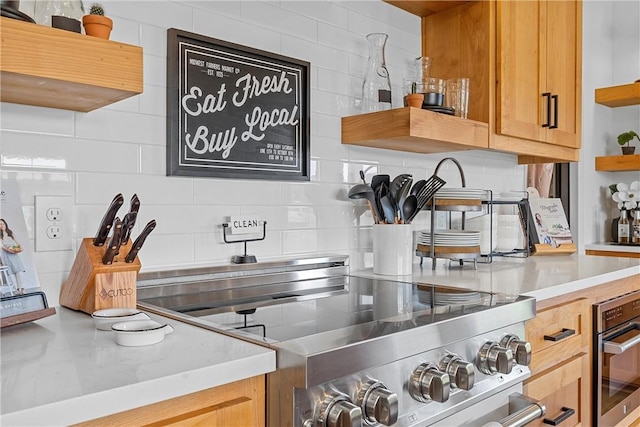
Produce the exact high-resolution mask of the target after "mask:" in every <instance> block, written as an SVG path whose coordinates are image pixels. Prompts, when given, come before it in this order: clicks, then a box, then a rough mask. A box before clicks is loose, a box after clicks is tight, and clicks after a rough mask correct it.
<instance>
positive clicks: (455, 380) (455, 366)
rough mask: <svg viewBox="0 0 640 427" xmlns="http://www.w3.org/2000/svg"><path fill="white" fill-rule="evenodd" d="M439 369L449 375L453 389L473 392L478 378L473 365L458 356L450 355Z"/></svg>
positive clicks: (444, 358) (441, 362)
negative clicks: (472, 389)
mask: <svg viewBox="0 0 640 427" xmlns="http://www.w3.org/2000/svg"><path fill="white" fill-rule="evenodd" d="M438 368H439V369H440V370H441V371H442V372H445V373H447V374H449V379H450V381H451V388H459V389H462V390H471V388H472V387H473V384H474V381H475V376H476V372H475V370H474V369H473V363H471V362H467V361H466V360H463V359H462V357H460V356H458V355H457V354H448V355H446V356H445V357H443V358H442V360H441V361H440V365H439V366H438Z"/></svg>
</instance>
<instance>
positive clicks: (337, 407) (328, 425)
mask: <svg viewBox="0 0 640 427" xmlns="http://www.w3.org/2000/svg"><path fill="white" fill-rule="evenodd" d="M316 425H319V426H322V427H362V410H361V409H360V407H358V406H356V405H354V404H353V403H351V401H350V400H349V396H347V395H346V394H342V393H338V392H336V393H331V394H328V395H327V396H326V397H325V399H324V401H323V402H322V405H321V407H320V411H319V414H318V418H317V423H316Z"/></svg>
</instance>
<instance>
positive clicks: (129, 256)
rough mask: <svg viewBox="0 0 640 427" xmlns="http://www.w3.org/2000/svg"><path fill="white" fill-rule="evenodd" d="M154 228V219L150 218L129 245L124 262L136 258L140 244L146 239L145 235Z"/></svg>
mask: <svg viewBox="0 0 640 427" xmlns="http://www.w3.org/2000/svg"><path fill="white" fill-rule="evenodd" d="M154 228H156V220H155V219H152V220H151V221H149V222H148V223H147V225H145V226H144V229H143V230H142V233H140V235H139V236H138V238H137V239H136V240H135V241H134V242H133V245H131V249H130V250H129V253H127V256H126V257H125V258H124V261H125V262H133V260H134V259H136V255H138V251H140V248H141V247H142V244H143V243H144V241H145V240H146V239H147V236H149V234H151V232H152V231H153V229H154Z"/></svg>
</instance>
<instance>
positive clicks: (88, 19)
mask: <svg viewBox="0 0 640 427" xmlns="http://www.w3.org/2000/svg"><path fill="white" fill-rule="evenodd" d="M82 25H83V26H84V32H85V33H86V34H87V35H88V36H93V37H99V38H102V39H106V40H109V36H110V35H111V29H112V28H113V21H112V20H111V19H110V18H108V17H106V16H104V9H103V8H102V5H100V4H98V3H94V4H92V5H91V8H90V9H89V14H88V15H85V16H83V17H82Z"/></svg>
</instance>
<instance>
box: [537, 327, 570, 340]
mask: <svg viewBox="0 0 640 427" xmlns="http://www.w3.org/2000/svg"><path fill="white" fill-rule="evenodd" d="M575 333H576V331H574V330H573V329H567V328H562V332H560V333H559V334H557V335H545V336H544V339H545V341H560V340H563V339H565V338H567V337H570V336H571V335H573V334H575Z"/></svg>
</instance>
